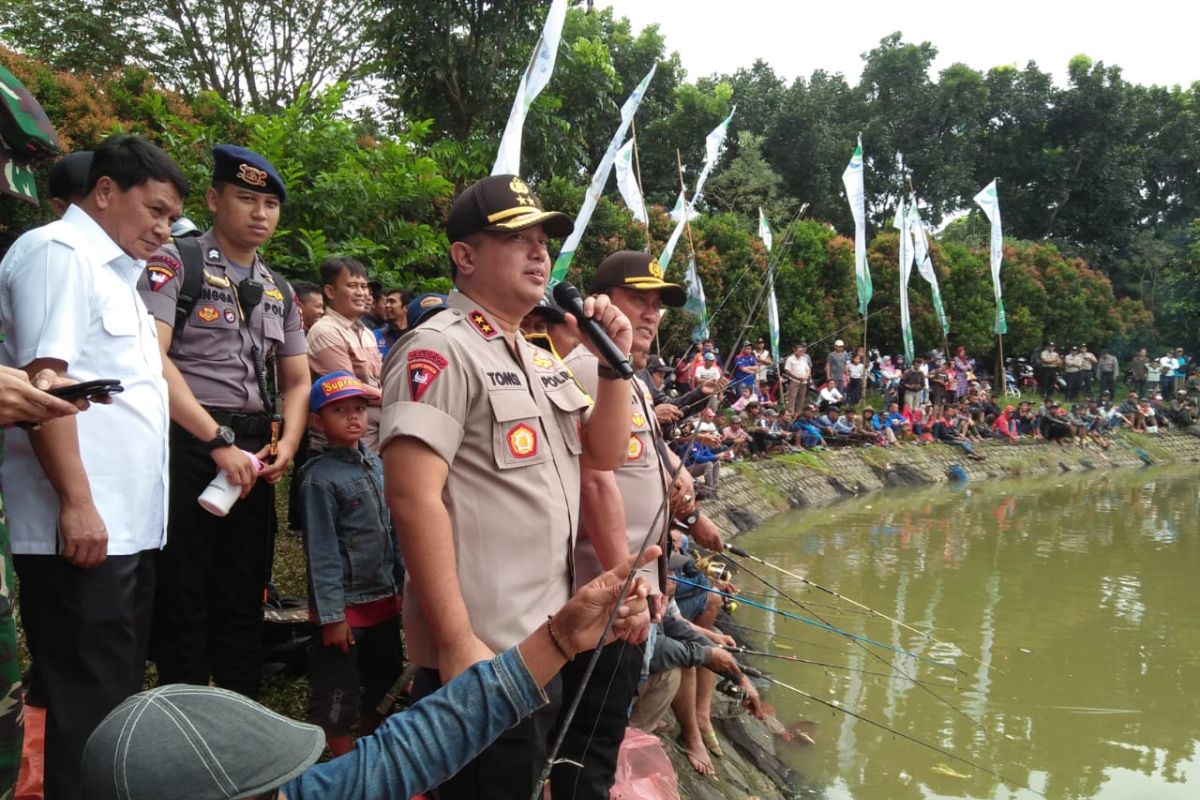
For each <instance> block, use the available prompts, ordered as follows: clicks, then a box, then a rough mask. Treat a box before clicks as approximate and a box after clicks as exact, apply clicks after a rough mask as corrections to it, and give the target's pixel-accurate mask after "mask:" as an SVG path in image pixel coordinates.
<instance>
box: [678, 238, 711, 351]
mask: <svg viewBox="0 0 1200 800" xmlns="http://www.w3.org/2000/svg"><path fill="white" fill-rule="evenodd" d="M683 279H684V283H685V284H686V285H687V293H688V296H687V302H686V303H684V304H683V310H684V311H687V312H690V313H692V314H695V315H696V319H697V323H696V327H695V328H694V329H693V330H692V338H693V339H707V338H708V306H707V304H706V303H705V302H704V284H702V283H700V273H698V272H697V271H696V256H695V255H689V256H688V265H687V272H686V273H684V278H683Z"/></svg>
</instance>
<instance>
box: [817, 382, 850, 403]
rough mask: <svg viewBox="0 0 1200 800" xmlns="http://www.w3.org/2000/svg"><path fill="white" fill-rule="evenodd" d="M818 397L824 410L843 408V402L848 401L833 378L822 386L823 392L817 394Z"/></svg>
mask: <svg viewBox="0 0 1200 800" xmlns="http://www.w3.org/2000/svg"><path fill="white" fill-rule="evenodd" d="M817 396H818V398H819V399H820V401H821V408H822V409H824V408H826V407H829V408H838V407H839V406H841V404H842V401H843V400H845V399H846V398H845V396H844V395H843V394H842V392H841V390H840V389H838V387H837V384H836V383H834V380H833V378H830V379H829V380H827V381H825V382H824V383H823V384H821V391H820V392H818V393H817Z"/></svg>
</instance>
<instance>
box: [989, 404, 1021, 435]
mask: <svg viewBox="0 0 1200 800" xmlns="http://www.w3.org/2000/svg"><path fill="white" fill-rule="evenodd" d="M992 431H993V432H994V433H995V435H996V437H997V438H999V439H1005V440H1007V441H1010V442H1015V441H1017V437H1018V435H1019V434H1018V433H1017V409H1016V408H1015V407H1014V406H1005V407H1004V411H1003V413H1001V414H997V415H996V418H995V419H994V420H992Z"/></svg>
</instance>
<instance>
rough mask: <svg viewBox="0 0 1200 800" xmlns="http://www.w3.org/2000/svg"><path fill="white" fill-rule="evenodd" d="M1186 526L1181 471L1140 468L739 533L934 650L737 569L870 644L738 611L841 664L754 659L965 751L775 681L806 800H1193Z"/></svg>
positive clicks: (944, 490) (768, 638) (1191, 518)
mask: <svg viewBox="0 0 1200 800" xmlns="http://www.w3.org/2000/svg"><path fill="white" fill-rule="evenodd" d="M1198 520H1200V495H1198V493H1197V481H1196V472H1195V471H1194V470H1191V469H1189V470H1182V469H1176V470H1173V471H1166V470H1155V469H1151V470H1139V471H1133V470H1126V471H1118V472H1113V473H1103V474H1101V473H1090V474H1088V475H1086V476H1083V477H1078V476H1074V477H1068V476H1064V477H1053V476H1052V477H1050V478H1043V479H1039V480H1036V481H996V482H988V483H977V484H964V485H960V486H948V487H947V486H943V487H937V488H931V489H927V490H920V491H903V492H900V491H892V492H884V493H878V494H872V495H870V496H866V497H863V498H859V499H854V500H850V501H848V502H843V503H840V504H838V505H836V506H833V507H829V508H824V509H818V510H809V511H801V512H793V513H790V514H786V515H782V516H780V517H778V518H776V519H774V520H772V521H771V522H770V523H769V524H768V525H766V526H764V527H763V528H761V529H759V530H757V531H755V532H753V533H751V534H749V535H747V536H743V537H741V538H739V539H738V541H737V544H739V545H741V546H742V547H744V548H745V549H746V550H747V551H749V552H750V553H751V554H753V555H755V556H758V557H760V558H763V559H765V560H767V561H769V562H771V563H773V564H776V565H778V566H781V567H784V568H786V569H788V570H790V571H793V572H795V573H797V574H800V575H806V576H807V577H809V578H810V579H811V580H813V581H816V582H819V583H820V584H821V585H822V586H825V587H827V588H829V589H833V590H835V591H837V592H839V593H840V594H842V595H844V596H845V597H848V598H851V599H853V600H856V601H858V602H860V603H862V604H864V605H866V606H868V607H870V608H871V609H874V610H876V611H878V612H881V613H882V614H886V615H888V616H890V617H893V618H896V619H898V620H901V621H903V622H905V623H907V624H908V625H911V626H912V627H913V628H915V629H917V630H918V631H920V632H923V633H924V634H927V635H928V636H931V637H933V638H934V639H936V640H939V642H940V643H939V642H934V641H931V640H930V639H929V638H926V636H925V635H921V634H920V633H916V632H913V631H910V630H907V629H905V628H903V627H901V626H899V625H897V624H894V623H892V622H889V621H888V620H886V619H883V618H881V617H879V616H872V615H870V614H867V613H864V612H862V611H861V610H860V609H857V608H855V607H854V606H852V605H851V604H849V603H847V602H843V601H841V600H839V599H837V598H835V597H832V596H830V595H828V594H826V593H824V592H822V591H819V590H817V589H814V588H812V587H810V586H807V585H805V584H804V583H803V582H801V581H799V580H797V579H795V578H792V577H788V576H785V575H782V574H780V573H779V572H777V571H775V570H771V569H768V568H766V567H764V566H762V565H759V564H755V563H754V562H746V561H744V562H743V563H745V564H746V565H748V566H749V567H750V568H751V569H753V570H754V571H755V572H756V573H758V574H760V575H761V576H762V577H763V578H765V579H766V580H768V581H770V582H771V583H772V584H775V586H776V587H777V588H778V589H780V590H782V591H783V592H785V593H786V594H788V595H790V596H791V597H792V598H793V599H794V600H797V601H800V602H801V603H803V604H804V605H805V606H806V607H807V610H802V609H801V608H799V607H798V606H797V605H796V604H795V603H793V602H792V601H790V600H787V599H784V598H782V597H781V596H779V595H778V594H777V593H776V592H774V591H773V590H771V589H767V588H766V587H765V586H764V585H763V584H762V583H760V582H758V581H756V580H755V579H754V578H752V577H750V575H749V574H747V573H746V572H742V573H741V574H740V575H738V576H737V577H736V579H735V580H736V582H737V584H738V587H739V589H742V590H744V591H745V593H746V594H745V599H746V600H749V601H751V602H759V603H763V604H766V605H770V606H773V607H775V608H777V609H779V610H780V611H786V612H788V613H793V614H796V615H799V616H804V617H809V618H812V617H819V618H821V619H823V620H825V622H827V623H828V624H829V625H830V626H832V627H835V628H837V629H839V630H841V631H845V632H848V633H851V634H854V635H857V636H861V637H864V638H866V639H870V640H871V641H872V642H874V643H877V644H867V643H859V644H856V643H854V642H853V641H851V640H849V639H847V638H845V637H843V636H842V635H840V634H838V633H834V632H831V631H828V630H824V629H821V628H819V627H816V626H813V625H808V624H804V623H801V622H799V621H797V620H794V619H789V618H785V617H784V616H782V615H779V614H772V613H769V612H766V611H763V610H761V609H757V608H753V607H750V606H749V604H747V603H743V604H742V605H741V607H740V608H739V609H738V610H737V611H736V613H735V614H734V620H735V621H736V622H737V623H739V624H741V625H746V626H750V627H753V628H758V629H760V630H761V631H764V633H750V634H748V635H749V636H750V637H751V638H752V640H753V641H754V642H755V643H756V644H758V645H759V646H760V647H761V649H762V650H764V651H768V652H771V653H774V654H776V655H782V656H789V657H794V658H804V659H808V660H813V661H820V662H824V663H827V664H832V665H836V667H837V668H835V667H823V666H816V665H810V664H802V663H796V662H792V661H785V660H780V659H772V658H767V657H763V656H752V655H751V656H746V660H747V662H748V663H751V664H753V665H755V666H757V667H760V668H761V669H763V670H765V671H767V672H768V673H769V674H770V675H771V676H772V677H774V678H775V679H777V680H780V681H783V682H786V683H788V684H791V685H792V686H794V687H796V688H797V689H800V690H803V691H805V692H808V693H810V694H812V695H813V696H814V697H817V698H820V699H822V700H825V701H828V702H831V703H835V704H839V705H840V706H841V707H842V708H844V709H848V710H851V711H853V712H855V713H857V714H859V715H861V716H862V717H864V718H866V719H867V720H871V721H873V722H877V723H881V724H883V725H886V726H888V727H889V728H893V729H895V730H896V731H899V732H900V733H902V734H905V735H907V736H911V737H913V738H915V739H918V740H920V741H922V742H925V743H928V744H931V745H934V746H936V747H939V748H941V749H943V750H945V751H948V752H949V753H952V754H954V755H957V756H960V757H962V758H964V759H967V760H969V761H971V762H974V764H973V765H971V764H966V763H963V762H961V761H956V760H954V759H953V758H950V757H949V756H947V755H945V754H943V753H938V752H934V751H932V750H930V749H928V748H926V747H923V746H920V745H917V744H914V743H913V742H910V741H906V740H905V739H903V738H901V737H900V736H896V735H893V734H891V733H888V732H886V731H883V730H880V729H879V728H877V727H873V726H872V725H870V724H868V723H867V722H864V721H861V720H857V719H854V718H852V717H850V716H848V715H845V714H842V713H841V712H839V711H835V710H831V709H829V708H827V707H825V706H822V705H820V704H818V703H816V702H814V701H812V700H809V699H807V698H804V697H801V696H800V695H798V694H795V693H793V692H790V691H787V690H785V689H783V688H780V687H772V688H770V689H769V691H768V699H769V701H770V702H771V703H772V704H773V705H774V706H775V708H776V710H777V713H778V716H779V718H780V720H781V721H782V722H783V723H784V724H786V725H788V726H789V727H793V728H794V727H797V726H798V727H800V729H801V730H803V731H804V732H805V733H808V734H810V735H811V737H812V739H813V743H812V744H804V743H801V741H802V740H801V739H800V738H797V739H796V740H795V741H793V742H792V743H791V744H789V745H785V749H786V752H787V755H786V757H787V758H788V759H789V760H790V761H791V763H792V764H793V766H794V767H795V768H796V770H797V772H798V774H799V775H800V776H801V782H802V786H803V787H804V788H803V791H804V796H805V797H823V798H828V799H829V800H842V799H843V798H855V799H856V800H883V799H885V798H886V799H887V800H896V799H897V798H913V800H916V799H917V798H936V797H957V798H1022V800H1024V798H1035V797H1037V796H1038V793H1041V794H1044V795H1045V796H1047V797H1050V798H1053V799H1054V800H1059V799H1060V798H1103V799H1104V800H1118V799H1119V800H1129V799H1130V798H1137V799H1138V800H1143V799H1147V798H1150V799H1155V800H1157V799H1158V798H1161V799H1162V800H1183V799H1184V798H1187V799H1188V800H1196V798H1200V756H1198V755H1197V749H1196V748H1197V742H1198V741H1200V522H1198ZM889 648H892V649H889ZM896 650H903V651H907V652H908V653H911V654H912V655H906V654H902V653H897V652H895V651H896ZM867 671H870V672H876V673H884V674H883V675H882V676H880V675H870V674H867ZM901 672H902V673H903V675H901V674H900V673H901ZM905 676H907V677H905ZM910 678H911V679H916V680H918V681H922V682H924V683H922V684H917V683H914V681H913V680H910ZM935 695H936V696H935ZM990 773H998V774H999V775H1003V776H1004V777H1005V778H1008V779H1011V780H1012V782H1006V781H1004V780H1001V779H1000V778H998V777H996V775H995V774H990ZM1022 785H1023V786H1022Z"/></svg>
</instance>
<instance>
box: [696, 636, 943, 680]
mask: <svg viewBox="0 0 1200 800" xmlns="http://www.w3.org/2000/svg"><path fill="white" fill-rule="evenodd" d="M720 647H721V649H723V650H728V651H729V652H731V653H739V654H741V655H747V656H758V657H760V658H774V659H776V660H778V661H791V662H792V663H795V664H808V665H809V666H813V667H823V668H825V669H839V670H843V671H845V672H857V673H859V674H861V675H873V676H875V677H877V678H900V679H901V680H906V681H912V682H913V683H915V684H917V685H918V686H935V685H936V686H939V687H941V688H944V689H948V688H950V687H949V686H947V685H946V684H941V683H939V684H934V683H933V682H932V681H922V680H918V679H917V678H912V677H909V676H908V675H904V674H901V673H898V672H878V671H876V670H872V669H862V668H860V667H848V666H845V665H844V664H829V663H827V662H825V661H812V660H810V659H807V658H800V657H799V656H789V655H783V654H781V653H767V652H764V651H762V650H750V649H748V648H745V647H741V646H738V647H729V646H726V645H720ZM942 679H943V680H948V681H953V683H954V689H956V690H957V689H958V681H954V680H953V679H952V678H946V677H942Z"/></svg>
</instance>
